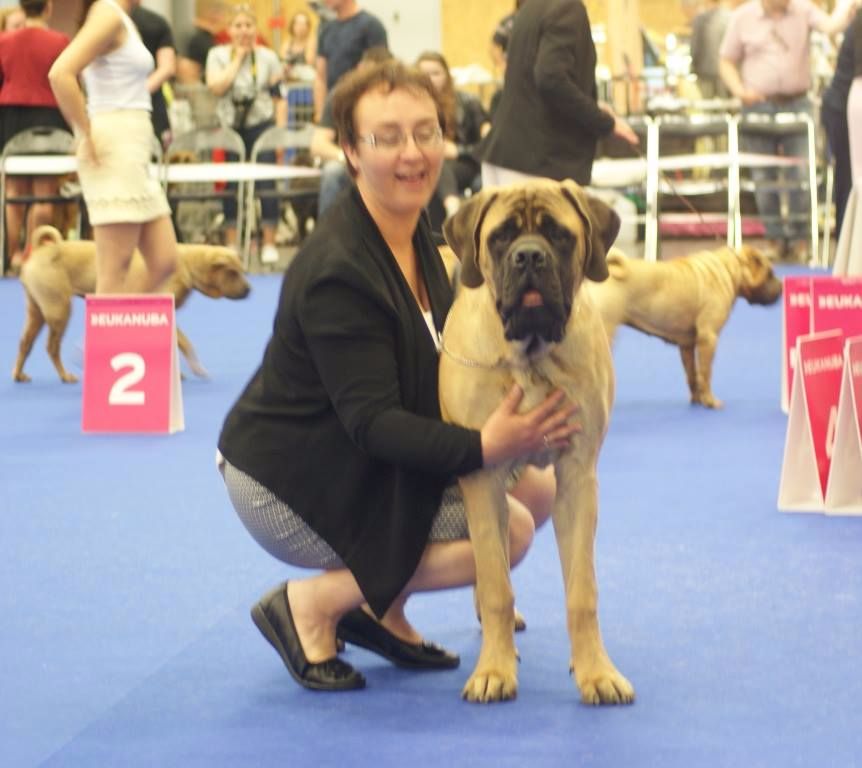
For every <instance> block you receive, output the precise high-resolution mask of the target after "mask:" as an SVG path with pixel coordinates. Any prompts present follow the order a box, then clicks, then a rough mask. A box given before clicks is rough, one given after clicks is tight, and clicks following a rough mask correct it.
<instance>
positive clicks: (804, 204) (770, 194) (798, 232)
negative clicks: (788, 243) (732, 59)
mask: <svg viewBox="0 0 862 768" xmlns="http://www.w3.org/2000/svg"><path fill="white" fill-rule="evenodd" d="M779 112H797V113H798V112H803V113H805V114H807V115H809V116H810V115H811V114H812V110H811V102H809V101H808V99H807V98H806V97H804V96H803V97H801V98H798V99H793V100H792V101H789V102H787V103H784V104H781V105H780V106H779V105H777V104H775V103H774V102H771V101H765V102H762V103H760V104H754V105H752V106H750V107H744V108H743V110H742V114H743V117H745V116H746V115H769V116H771V117H774V116H775V115H777V114H778V113H779ZM739 147H740V150H741V151H743V152H756V153H758V154H765V155H784V156H786V157H801V158H806V159H807V156H808V137H807V135H806V133H805V129H804V128H803V129H801V130H800V131H798V132H794V133H787V134H779V133H774V134H770V133H767V132H764V133H754V132H748V131H746V129H745V125H744V121H743V123H741V124H740V127H739ZM805 167H806V166H795V167H793V168H753V169H752V171H751V176H752V179H753V180H754V184H755V192H754V199H755V201H756V202H757V210H758V212H759V213H760V216H761V217H762V218H763V223H764V225H765V227H766V236H767V237H768V238H769V239H770V240H806V239H807V238H808V236H809V232H810V221H809V219H810V211H811V206H810V196H809V192H808V190H805V189H803V188H802V180H803V175H802V171H803V169H804V168H805ZM779 180H780V181H783V182H785V183H788V185H789V184H790V183H791V182H794V183H793V186H792V187H791V188H790V191H789V192H788V213H789V217H788V218H782V217H781V199H780V197H779V193H778V192H777V191H774V190H769V189H762V188H761V187H762V185H764V184H774V183H775V182H776V181H779Z"/></svg>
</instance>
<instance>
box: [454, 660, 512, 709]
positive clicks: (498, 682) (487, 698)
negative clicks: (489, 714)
mask: <svg viewBox="0 0 862 768" xmlns="http://www.w3.org/2000/svg"><path fill="white" fill-rule="evenodd" d="M517 695H518V676H517V675H516V674H515V673H514V671H512V672H501V671H499V670H482V669H479V668H477V669H476V670H475V671H474V672H473V674H472V675H470V679H469V680H468V681H467V684H466V685H465V686H464V689H463V690H462V691H461V698H462V699H465V700H467V701H473V702H479V703H483V704H487V703H490V702H494V701H511V700H512V699H514V698H515V697H516V696H517Z"/></svg>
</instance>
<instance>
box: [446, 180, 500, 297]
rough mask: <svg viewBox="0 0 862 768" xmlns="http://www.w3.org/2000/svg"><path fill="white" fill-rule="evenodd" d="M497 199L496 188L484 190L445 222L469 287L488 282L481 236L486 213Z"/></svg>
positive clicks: (448, 240) (463, 280) (447, 236)
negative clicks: (484, 274) (481, 265)
mask: <svg viewBox="0 0 862 768" xmlns="http://www.w3.org/2000/svg"><path fill="white" fill-rule="evenodd" d="M496 199H497V192H496V190H490V189H488V190H483V191H482V192H480V193H479V194H477V195H473V196H472V197H471V198H470V199H469V200H467V202H465V203H464V204H463V205H462V206H461V207H460V208H459V209H458V212H457V213H456V214H455V215H454V216H450V217H449V218H448V219H446V221H445V222H443V234H444V236H445V237H446V242H447V243H449V247H450V248H452V250H453V251H454V252H455V255H456V256H457V257H458V258H459V259H460V261H461V283H462V284H464V285H466V286H467V287H468V288H478V287H479V286H480V285H482V283H483V282H485V278H483V277H482V270H481V269H480V268H479V250H480V248H481V243H480V242H479V238H480V237H481V235H482V222H483V221H484V220H485V214H486V213H488V209H489V208H490V207H491V204H492V203H493V202H494V200H496Z"/></svg>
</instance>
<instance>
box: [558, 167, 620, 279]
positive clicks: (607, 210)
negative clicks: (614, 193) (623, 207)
mask: <svg viewBox="0 0 862 768" xmlns="http://www.w3.org/2000/svg"><path fill="white" fill-rule="evenodd" d="M560 186H561V187H562V190H563V193H564V194H565V195H566V197H568V198H569V201H570V202H571V204H572V206H573V207H574V209H575V210H576V211H577V212H578V213H579V214H580V216H581V218H582V219H583V220H584V223H585V224H586V227H587V242H588V244H589V249H590V252H589V253H588V254H587V263H586V265H585V268H584V274H585V275H586V276H587V277H588V278H589V279H590V280H593V281H595V282H597V283H600V282H602V280H607V278H608V263H607V260H606V256H607V253H608V249H609V248H610V247H611V246H612V245H613V244H614V240H616V239H617V235H618V234H619V231H620V217H619V216H618V215H617V212H616V211H615V210H614V209H613V208H611V207H610V206H609V205H607V204H606V203H604V202H602V201H601V200H599V199H598V198H597V197H593V196H592V195H588V194H587V193H586V192H585V191H584V190H583V189H582V188H581V187H579V186H578V185H577V184H576V183H575V182H574V181H572V180H571V179H566V180H565V181H563V182H562V183H561V185H560Z"/></svg>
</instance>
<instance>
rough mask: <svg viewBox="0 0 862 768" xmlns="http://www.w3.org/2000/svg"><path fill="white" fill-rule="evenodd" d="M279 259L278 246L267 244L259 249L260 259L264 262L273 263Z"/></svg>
mask: <svg viewBox="0 0 862 768" xmlns="http://www.w3.org/2000/svg"><path fill="white" fill-rule="evenodd" d="M278 259H279V254H278V248H276V247H275V246H274V245H270V244H267V245H265V246H263V248H262V249H261V251H260V260H261V261H262V262H263V263H264V264H275V262H277V261H278Z"/></svg>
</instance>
